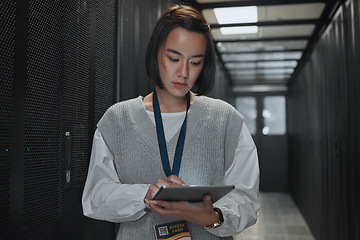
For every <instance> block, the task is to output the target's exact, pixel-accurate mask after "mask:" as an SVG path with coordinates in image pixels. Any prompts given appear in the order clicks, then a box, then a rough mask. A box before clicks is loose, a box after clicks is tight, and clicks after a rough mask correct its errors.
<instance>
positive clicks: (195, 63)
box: [190, 61, 201, 66]
mask: <svg viewBox="0 0 360 240" xmlns="http://www.w3.org/2000/svg"><path fill="white" fill-rule="evenodd" d="M190 63H191V64H193V65H195V66H198V65H200V63H201V61H200V62H194V61H190Z"/></svg>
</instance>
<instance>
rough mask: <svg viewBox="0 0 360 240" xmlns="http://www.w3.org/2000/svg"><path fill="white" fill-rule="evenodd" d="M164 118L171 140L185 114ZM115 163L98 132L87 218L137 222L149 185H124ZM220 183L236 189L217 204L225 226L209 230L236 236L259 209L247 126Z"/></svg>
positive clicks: (255, 166)
mask: <svg viewBox="0 0 360 240" xmlns="http://www.w3.org/2000/svg"><path fill="white" fill-rule="evenodd" d="M148 115H149V117H150V118H151V119H152V120H153V122H154V124H155V120H154V114H153V112H149V111H148ZM161 116H162V120H163V124H164V132H165V139H166V141H169V140H170V139H171V138H172V137H173V136H174V135H175V134H176V132H177V131H178V130H179V129H180V127H181V125H182V122H183V119H184V116H185V112H182V113H162V114H161ZM113 160H114V156H113V155H112V154H111V152H110V150H109V149H108V147H107V146H106V143H105V141H104V140H103V138H102V136H101V134H100V132H99V131H98V130H96V131H95V134H94V140H93V148H92V152H91V158H90V165H89V171H88V176H87V180H86V183H85V188H84V192H83V197H82V204H83V212H84V215H85V216H88V217H91V218H94V219H99V220H106V221H110V222H116V223H119V222H127V221H134V220H137V219H139V218H141V217H142V216H143V215H145V214H146V212H145V208H146V206H145V204H144V197H145V195H146V192H147V190H148V188H149V186H150V185H149V184H122V183H121V182H120V181H119V178H118V175H117V172H116V170H115V167H114V162H113ZM169 160H170V159H169ZM170 161H171V160H170ZM170 163H171V162H170ZM185 184H186V183H185ZM219 184H223V185H234V186H235V189H234V190H233V191H232V192H230V193H229V194H228V195H227V196H226V197H224V198H222V199H220V200H219V201H217V202H216V203H214V206H216V207H218V208H220V209H221V210H222V212H223V215H224V224H223V225H222V226H221V227H219V228H216V229H210V230H208V231H209V232H211V233H212V234H214V235H217V236H229V235H235V234H237V233H239V232H241V231H242V230H243V229H245V228H246V227H248V226H249V225H252V224H253V223H254V222H255V221H256V218H257V216H256V213H257V211H258V209H259V208H260V200H259V191H258V189H259V166H258V159H257V152H256V148H255V145H254V143H253V140H252V137H251V135H250V133H249V131H248V129H247V127H246V125H245V123H243V127H242V130H241V133H240V136H239V141H238V146H237V148H236V152H235V159H234V161H233V163H232V165H231V166H230V167H229V169H228V170H227V171H226V172H225V176H224V182H223V183H219Z"/></svg>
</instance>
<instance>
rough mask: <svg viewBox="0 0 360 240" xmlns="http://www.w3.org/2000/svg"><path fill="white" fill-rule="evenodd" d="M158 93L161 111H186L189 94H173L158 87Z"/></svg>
mask: <svg viewBox="0 0 360 240" xmlns="http://www.w3.org/2000/svg"><path fill="white" fill-rule="evenodd" d="M156 94H157V97H158V100H159V104H160V110H161V112H163V113H165V112H183V111H186V103H187V95H185V96H180V97H177V96H173V95H170V94H169V93H168V92H167V91H166V90H164V89H160V88H159V87H156Z"/></svg>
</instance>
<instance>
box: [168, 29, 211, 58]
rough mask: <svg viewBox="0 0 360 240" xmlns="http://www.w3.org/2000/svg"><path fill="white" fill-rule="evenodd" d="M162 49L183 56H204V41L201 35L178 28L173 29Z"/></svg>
mask: <svg viewBox="0 0 360 240" xmlns="http://www.w3.org/2000/svg"><path fill="white" fill-rule="evenodd" d="M163 47H164V49H169V48H170V49H173V50H176V51H179V52H180V53H183V54H186V53H188V54H191V55H198V54H205V51H206V39H205V37H204V35H203V34H201V33H197V32H193V31H189V30H186V29H184V28H181V27H178V28H175V29H173V30H172V31H171V32H170V33H169V35H168V36H167V38H166V40H165V42H164V44H163Z"/></svg>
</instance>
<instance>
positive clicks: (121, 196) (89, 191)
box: [82, 130, 149, 222]
mask: <svg viewBox="0 0 360 240" xmlns="http://www.w3.org/2000/svg"><path fill="white" fill-rule="evenodd" d="M113 159H114V157H113V155H112V154H111V152H110V150H109V149H108V147H107V146H106V144H105V142H104V140H103V138H102V136H101V134H100V132H99V131H98V130H96V131H95V134H94V141H93V147H92V152H91V159H90V165H89V171H88V176H87V179H86V183H85V188H84V192H83V196H82V206H83V212H84V215H85V216H88V217H90V218H94V219H98V220H106V221H110V222H127V221H134V220H137V219H139V218H141V217H142V216H143V215H145V214H146V212H145V211H144V209H145V204H144V202H143V199H144V197H145V195H146V192H147V190H148V188H149V184H122V183H121V182H120V181H119V178H118V176H117V173H116V170H115V167H114V163H113Z"/></svg>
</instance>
